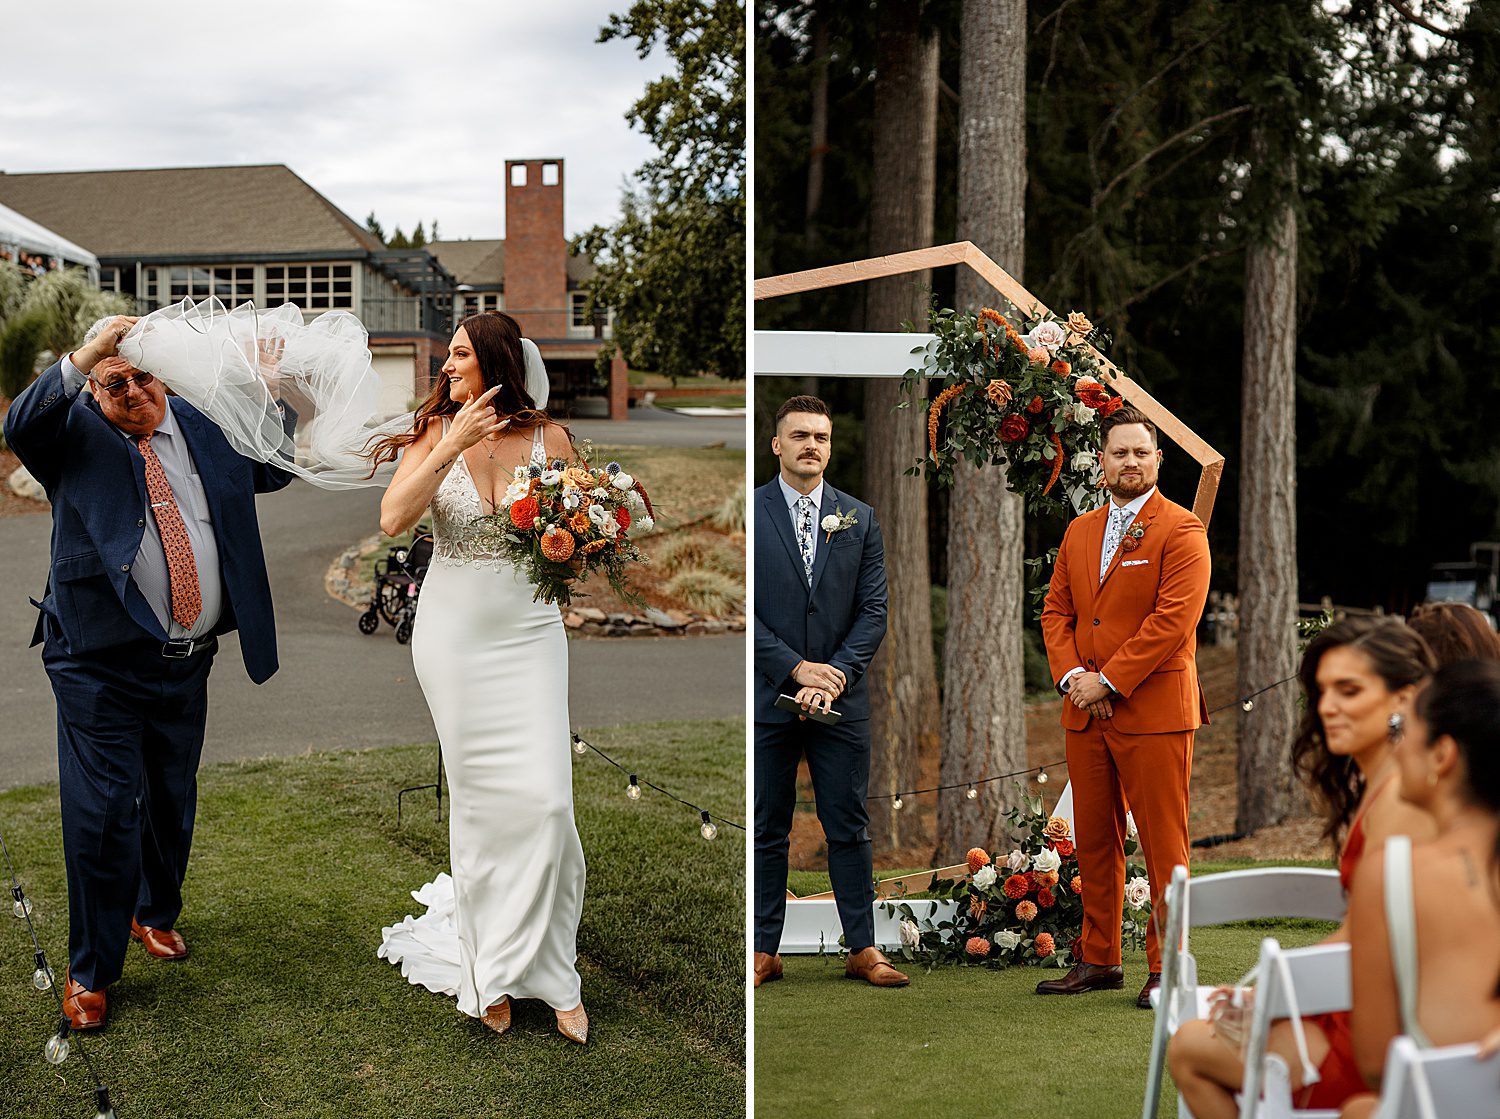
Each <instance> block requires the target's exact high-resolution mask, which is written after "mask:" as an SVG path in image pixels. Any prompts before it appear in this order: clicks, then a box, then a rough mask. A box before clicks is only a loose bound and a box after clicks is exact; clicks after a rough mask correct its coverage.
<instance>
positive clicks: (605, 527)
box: [599, 516, 620, 540]
mask: <svg viewBox="0 0 1500 1119" xmlns="http://www.w3.org/2000/svg"><path fill="white" fill-rule="evenodd" d="M599 531H600V532H602V533H604V535H605V537H606V538H608V539H610V540H613V539H614V538H615V537H616V536H618V535H619V534H620V522H619V521H617V520H615V519H614V517H613V516H610V517H607V518H605V521H604V523H603V524H602V525H600V526H599Z"/></svg>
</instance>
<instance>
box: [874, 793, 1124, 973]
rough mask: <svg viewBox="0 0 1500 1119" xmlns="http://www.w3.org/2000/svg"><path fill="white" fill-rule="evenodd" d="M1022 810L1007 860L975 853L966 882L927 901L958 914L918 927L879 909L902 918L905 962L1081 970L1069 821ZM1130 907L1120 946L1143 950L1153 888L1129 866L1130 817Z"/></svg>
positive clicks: (904, 914) (1027, 801) (1035, 800)
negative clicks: (940, 903)
mask: <svg viewBox="0 0 1500 1119" xmlns="http://www.w3.org/2000/svg"><path fill="white" fill-rule="evenodd" d="M1022 799H1023V801H1024V805H1023V806H1018V807H1015V808H1012V809H1011V810H1010V811H1008V812H1007V813H1006V814H1005V815H1006V818H1007V819H1009V820H1010V822H1011V830H1012V834H1014V835H1018V836H1020V837H1021V839H1020V845H1019V846H1018V847H1016V848H1014V849H1012V850H1011V851H1010V852H1009V853H1008V854H1006V855H1003V856H1002V855H1001V854H1000V853H999V852H996V854H995V855H994V857H993V858H992V857H991V855H990V853H989V852H988V851H985V850H984V849H983V848H981V847H975V848H973V849H972V850H971V851H970V852H969V874H968V877H960V878H951V879H946V880H943V879H936V878H934V880H933V882H932V885H931V886H930V887H929V888H928V890H927V893H928V894H929V895H930V896H932V897H936V898H939V899H941V900H946V901H953V902H955V903H957V904H956V910H955V912H954V913H953V914H952V916H949V917H944V918H943V919H942V920H933V919H931V918H924V919H922V920H920V921H919V920H918V919H917V918H916V916H915V914H914V913H913V911H912V907H911V905H910V904H909V903H908V902H905V901H902V900H899V899H897V900H892V901H884V902H881V905H882V906H883V907H884V911H885V912H886V913H887V914H888V915H891V916H899V918H900V922H901V949H900V954H901V957H902V958H903V959H906V960H911V961H915V962H925V963H926V964H927V965H928V966H929V967H934V966H936V965H938V964H942V963H958V964H965V963H967V964H983V965H985V966H988V967H1010V966H1011V965H1012V964H1023V965H1026V966H1028V967H1071V966H1072V965H1073V964H1075V963H1077V962H1079V959H1080V956H1079V951H1080V945H1079V941H1080V938H1081V936H1082V934H1083V878H1082V877H1081V875H1080V873H1079V870H1078V854H1077V851H1076V849H1075V847H1074V845H1073V836H1072V831H1071V827H1070V825H1069V823H1068V821H1067V819H1066V818H1065V817H1062V816H1051V817H1049V816H1047V815H1046V814H1045V813H1044V812H1043V811H1042V799H1041V797H1037V796H1028V797H1023V798H1022ZM1126 833H1127V838H1126V840H1125V856H1126V859H1127V862H1126V870H1125V875H1126V882H1125V905H1124V908H1123V911H1122V913H1121V928H1122V931H1123V942H1124V945H1125V946H1126V947H1127V948H1136V949H1139V948H1144V947H1145V943H1146V930H1147V928H1148V927H1149V925H1148V922H1149V921H1150V920H1151V884H1150V882H1149V881H1147V879H1146V872H1145V868H1144V867H1143V866H1142V865H1141V864H1139V863H1133V862H1130V861H1128V860H1129V858H1130V856H1131V855H1134V854H1135V852H1136V850H1137V847H1138V844H1137V841H1136V829H1135V820H1134V818H1133V817H1129V816H1127V827H1126Z"/></svg>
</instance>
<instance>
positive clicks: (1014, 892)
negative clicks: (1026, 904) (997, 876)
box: [1000, 874, 1031, 898]
mask: <svg viewBox="0 0 1500 1119" xmlns="http://www.w3.org/2000/svg"><path fill="white" fill-rule="evenodd" d="M1000 889H1001V892H1002V893H1004V894H1005V896H1006V897H1008V898H1024V897H1025V896H1026V895H1027V894H1028V893H1030V892H1031V886H1030V885H1029V884H1028V883H1027V881H1026V876H1025V875H1024V874H1012V875H1011V876H1010V877H1009V878H1007V879H1006V880H1005V885H1004V886H1002V887H1000Z"/></svg>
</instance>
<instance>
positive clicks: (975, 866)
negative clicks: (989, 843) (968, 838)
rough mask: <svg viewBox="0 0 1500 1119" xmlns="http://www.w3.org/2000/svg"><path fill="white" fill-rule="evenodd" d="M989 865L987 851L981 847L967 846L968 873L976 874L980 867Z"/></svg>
mask: <svg viewBox="0 0 1500 1119" xmlns="http://www.w3.org/2000/svg"><path fill="white" fill-rule="evenodd" d="M989 865H990V856H989V853H988V852H986V851H985V849H984V848H983V847H970V848H969V873H970V874H978V873H979V870H980V868H981V867H986V866H989Z"/></svg>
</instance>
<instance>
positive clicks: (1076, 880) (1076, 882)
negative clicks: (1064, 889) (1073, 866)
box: [1068, 874, 1083, 895]
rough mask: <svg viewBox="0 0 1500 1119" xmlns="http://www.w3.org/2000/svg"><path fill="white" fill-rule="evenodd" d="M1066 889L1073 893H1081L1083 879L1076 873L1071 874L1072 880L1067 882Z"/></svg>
mask: <svg viewBox="0 0 1500 1119" xmlns="http://www.w3.org/2000/svg"><path fill="white" fill-rule="evenodd" d="M1068 889H1070V890H1072V891H1073V892H1074V893H1075V894H1079V895H1081V894H1082V893H1083V879H1082V878H1080V877H1079V876H1078V875H1076V874H1075V875H1073V881H1072V882H1070V883H1069V884H1068Z"/></svg>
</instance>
